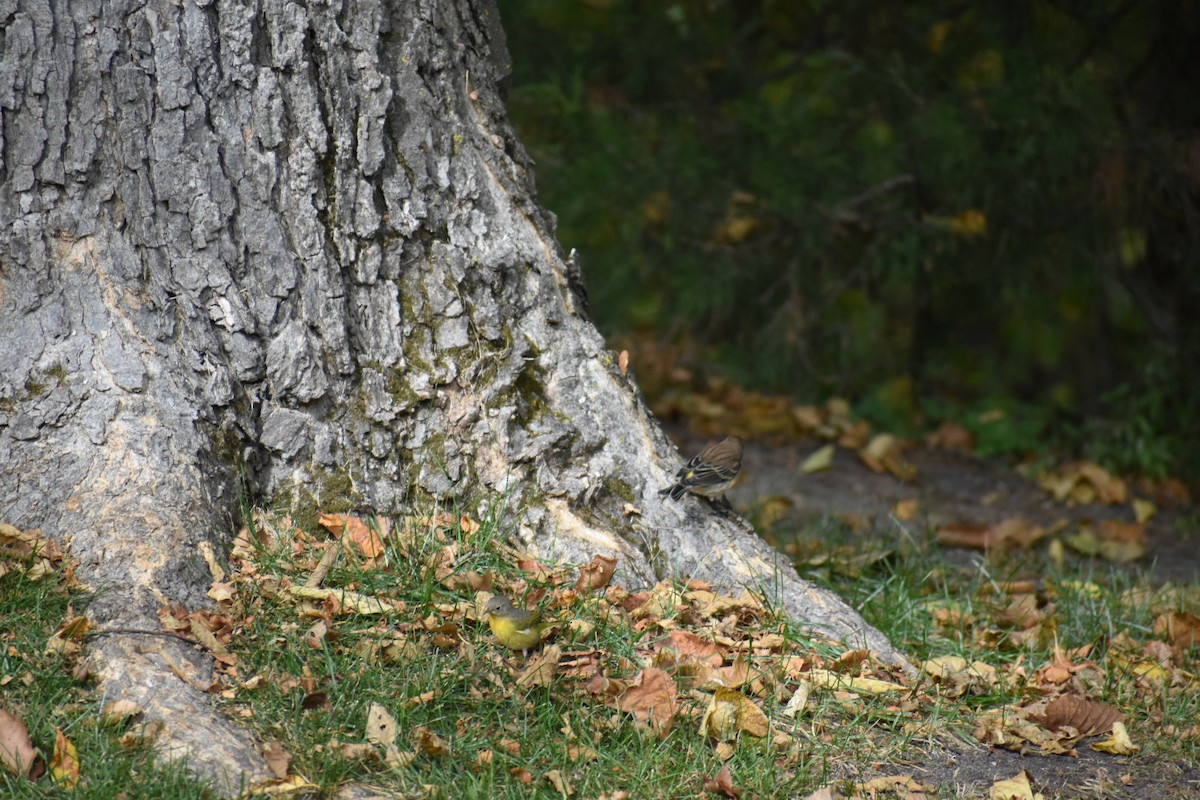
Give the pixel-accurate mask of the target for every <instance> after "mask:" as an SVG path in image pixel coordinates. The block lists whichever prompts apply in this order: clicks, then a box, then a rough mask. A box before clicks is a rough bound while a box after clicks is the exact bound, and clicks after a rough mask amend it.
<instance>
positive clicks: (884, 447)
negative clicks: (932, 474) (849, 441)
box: [858, 433, 917, 481]
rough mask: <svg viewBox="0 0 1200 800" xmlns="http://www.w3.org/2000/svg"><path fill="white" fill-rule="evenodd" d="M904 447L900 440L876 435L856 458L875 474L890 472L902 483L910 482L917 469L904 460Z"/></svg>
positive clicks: (884, 434)
mask: <svg viewBox="0 0 1200 800" xmlns="http://www.w3.org/2000/svg"><path fill="white" fill-rule="evenodd" d="M904 447H905V443H904V441H903V440H902V439H899V438H897V437H896V436H893V435H892V434H890V433H878V434H876V435H875V436H873V437H872V438H871V441H870V442H868V443H867V446H866V447H864V448H862V449H860V450H859V451H858V457H859V458H860V459H861V460H862V462H863V463H864V464H866V465H867V466H868V467H870V468H871V469H872V470H873V471H875V472H880V473H882V472H890V473H891V474H893V475H895V476H896V477H897V478H899V479H900V480H902V481H910V480H912V479H913V478H915V477H916V476H917V468H916V467H914V466H913V465H912V464H909V463H908V462H907V461H905V460H904Z"/></svg>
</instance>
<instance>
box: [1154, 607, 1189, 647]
mask: <svg viewBox="0 0 1200 800" xmlns="http://www.w3.org/2000/svg"><path fill="white" fill-rule="evenodd" d="M1154 635H1155V636H1165V637H1166V639H1167V641H1169V642H1170V643H1171V646H1172V647H1174V648H1176V649H1179V650H1186V649H1187V648H1189V647H1197V646H1200V617H1198V616H1196V615H1195V614H1193V613H1191V612H1190V611H1172V612H1170V613H1167V614H1160V615H1159V616H1158V618H1157V619H1155V620H1154Z"/></svg>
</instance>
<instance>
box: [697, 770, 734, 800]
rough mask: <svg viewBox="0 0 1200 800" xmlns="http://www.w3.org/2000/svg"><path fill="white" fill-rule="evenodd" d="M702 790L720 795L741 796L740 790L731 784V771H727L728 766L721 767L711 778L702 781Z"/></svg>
mask: <svg viewBox="0 0 1200 800" xmlns="http://www.w3.org/2000/svg"><path fill="white" fill-rule="evenodd" d="M704 791H706V792H713V793H715V794H719V795H721V796H722V797H732V798H738V797H741V796H742V790H741V789H739V788H738V787H737V786H734V785H733V773H732V772H730V771H729V766H728V765H726V766H724V767H722V768H721V771H720V772H718V773H717V774H716V775H714V776H713V777H711V778H708V779H707V780H705V781H704Z"/></svg>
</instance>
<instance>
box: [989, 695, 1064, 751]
mask: <svg viewBox="0 0 1200 800" xmlns="http://www.w3.org/2000/svg"><path fill="white" fill-rule="evenodd" d="M1021 712H1022V709H1019V708H1018V709H1014V708H1012V707H1011V706H1006V707H1004V708H994V709H991V710H989V711H985V712H984V713H982V714H979V715H977V716H976V717H975V729H974V730H973V731H972V735H973V736H975V738H976V739H978V740H979V741H981V742H983V743H984V744H988V745H993V746H995V747H1003V748H1005V749H1006V750H1013V751H1016V752H1018V753H1023V752H1025V751H1026V750H1028V749H1029V746H1030V745H1033V746H1034V747H1037V748H1038V749H1039V750H1041V752H1042V753H1043V754H1046V755H1055V754H1061V753H1068V752H1070V751H1071V749H1072V748H1073V747H1074V742H1075V741H1077V740H1078V737H1071V736H1069V735H1068V733H1067V732H1065V731H1064V732H1059V733H1052V732H1050V731H1048V730H1046V729H1045V728H1043V727H1042V726H1041V725H1038V724H1037V723H1034V722H1030V721H1029V720H1027V719H1025V717H1023V716H1022V713H1021Z"/></svg>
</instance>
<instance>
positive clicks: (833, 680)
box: [808, 669, 908, 694]
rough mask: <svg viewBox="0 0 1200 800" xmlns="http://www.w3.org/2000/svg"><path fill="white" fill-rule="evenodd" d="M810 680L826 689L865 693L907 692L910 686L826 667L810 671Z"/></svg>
mask: <svg viewBox="0 0 1200 800" xmlns="http://www.w3.org/2000/svg"><path fill="white" fill-rule="evenodd" d="M808 675H809V680H811V681H812V682H813V685H814V686H820V687H823V688H826V689H848V690H850V691H852V692H863V693H865V694H883V693H884V692H906V691H908V687H906V686H901V685H900V684H898V683H891V682H889V681H881V680H876V679H875V678H854V677H851V676H849V675H841V674H839V673H836V672H830V671H829V670H826V669H814V670H812V671H811V672H809V673H808Z"/></svg>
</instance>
